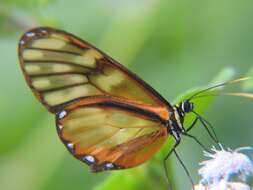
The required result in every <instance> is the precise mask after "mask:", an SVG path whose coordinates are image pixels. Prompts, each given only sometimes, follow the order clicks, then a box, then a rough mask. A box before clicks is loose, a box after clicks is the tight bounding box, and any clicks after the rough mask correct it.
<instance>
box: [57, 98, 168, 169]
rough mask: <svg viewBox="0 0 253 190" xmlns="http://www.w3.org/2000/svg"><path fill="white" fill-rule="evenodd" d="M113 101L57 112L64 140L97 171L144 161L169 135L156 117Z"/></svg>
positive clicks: (73, 107) (74, 106) (130, 165)
mask: <svg viewBox="0 0 253 190" xmlns="http://www.w3.org/2000/svg"><path fill="white" fill-rule="evenodd" d="M145 115H146V114H145V113H141V111H140V110H134V109H132V110H131V109H129V108H125V107H124V106H122V105H121V103H120V102H113V103H112V102H111V101H109V100H103V101H99V103H98V102H97V103H91V104H89V105H87V104H84V105H82V104H81V103H79V104H73V105H71V106H69V107H66V109H65V110H63V111H61V112H59V113H58V114H57V118H56V121H57V122H56V123H57V131H58V134H59V136H60V139H61V140H62V141H63V143H64V144H65V145H66V147H67V148H68V150H69V151H70V152H71V153H72V154H73V155H74V156H75V157H76V158H78V159H79V160H81V161H83V162H85V163H87V164H88V165H90V167H91V170H92V171H95V172H99V171H103V170H112V169H124V168H131V167H134V166H137V165H140V164H142V163H144V162H145V161H146V160H148V159H149V158H150V157H151V156H152V155H153V154H154V153H155V152H157V151H158V150H159V149H160V148H161V146H162V145H163V143H164V142H165V140H166V138H167V130H166V128H165V127H164V126H163V125H162V124H161V123H159V122H157V121H156V119H157V118H156V117H155V116H154V117H152V116H149V117H147V116H145Z"/></svg>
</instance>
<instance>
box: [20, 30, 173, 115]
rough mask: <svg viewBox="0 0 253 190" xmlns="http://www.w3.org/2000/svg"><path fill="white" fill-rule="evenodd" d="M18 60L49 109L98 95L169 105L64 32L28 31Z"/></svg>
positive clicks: (96, 51) (99, 54)
mask: <svg viewBox="0 0 253 190" xmlns="http://www.w3.org/2000/svg"><path fill="white" fill-rule="evenodd" d="M19 59H20V63H21V67H22V70H23V73H24V75H25V78H26V80H27V83H28V84H29V86H30V88H31V89H32V90H33V92H34V94H35V95H36V97H37V98H38V99H39V100H40V101H41V102H42V103H43V104H44V105H45V106H46V107H47V108H48V109H49V111H51V112H56V111H58V110H60V109H61V107H62V105H66V104H67V103H69V102H72V101H75V100H78V99H80V98H86V97H91V96H92V97H94V96H100V95H109V96H116V97H120V98H123V99H128V100H132V101H136V102H140V103H144V104H147V105H153V106H163V105H164V104H168V103H167V102H166V101H165V100H164V99H163V98H162V97H161V96H160V95H159V94H158V93H157V92H156V91H155V90H153V89H152V88H151V87H150V86H149V85H147V84H146V83H145V82H144V81H142V80H141V79H139V78H138V77H137V76H136V75H135V74H133V73H131V72H130V71H128V70H127V69H126V68H125V67H123V66H122V65H120V64H118V63H117V62H116V61H114V60H112V59H111V58H110V57H108V56H107V55H105V54H104V53H102V52H101V51H99V50H97V49H96V48H94V47H93V46H91V45H89V44H88V43H87V42H85V41H83V40H81V39H79V38H77V37H75V36H74V35H72V34H69V33H66V32H64V31H60V30H56V29H52V28H47V27H41V28H35V29H33V30H30V31H29V32H27V33H26V34H24V35H23V37H22V38H21V40H20V43H19Z"/></svg>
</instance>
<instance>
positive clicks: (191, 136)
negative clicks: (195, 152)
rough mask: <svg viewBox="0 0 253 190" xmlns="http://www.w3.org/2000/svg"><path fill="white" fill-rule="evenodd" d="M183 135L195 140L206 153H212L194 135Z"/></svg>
mask: <svg viewBox="0 0 253 190" xmlns="http://www.w3.org/2000/svg"><path fill="white" fill-rule="evenodd" d="M182 134H183V135H185V136H187V137H189V138H192V139H193V140H195V141H196V142H197V143H198V144H199V145H200V146H201V147H202V148H203V149H204V150H205V151H206V152H210V151H209V150H208V149H207V148H206V147H205V145H204V144H202V143H201V142H200V141H199V140H198V139H197V137H195V136H193V135H190V134H188V133H182Z"/></svg>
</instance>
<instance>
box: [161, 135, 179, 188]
mask: <svg viewBox="0 0 253 190" xmlns="http://www.w3.org/2000/svg"><path fill="white" fill-rule="evenodd" d="M171 134H172V136H173V137H174V139H175V141H176V142H175V144H174V145H173V147H172V148H171V150H170V151H169V153H168V154H167V155H166V157H165V158H164V160H163V166H164V170H165V174H166V179H167V181H168V183H169V187H170V189H172V186H171V183H170V180H169V174H168V168H167V164H166V161H167V160H168V158H169V157H170V155H171V154H172V153H173V151H174V150H175V149H176V147H177V146H178V145H179V143H180V140H181V138H180V136H179V134H178V132H176V131H175V132H174V131H172V132H171Z"/></svg>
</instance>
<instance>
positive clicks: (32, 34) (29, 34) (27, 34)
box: [25, 32, 35, 37]
mask: <svg viewBox="0 0 253 190" xmlns="http://www.w3.org/2000/svg"><path fill="white" fill-rule="evenodd" d="M25 35H26V36H27V37H33V36H35V34H34V33H33V32H27V33H26V34H25Z"/></svg>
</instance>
